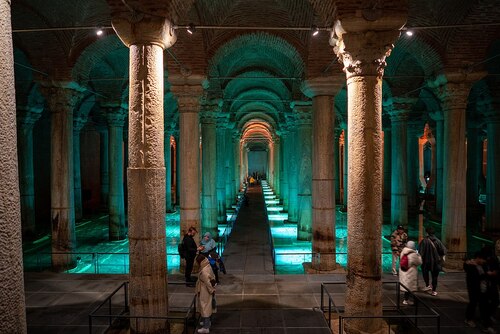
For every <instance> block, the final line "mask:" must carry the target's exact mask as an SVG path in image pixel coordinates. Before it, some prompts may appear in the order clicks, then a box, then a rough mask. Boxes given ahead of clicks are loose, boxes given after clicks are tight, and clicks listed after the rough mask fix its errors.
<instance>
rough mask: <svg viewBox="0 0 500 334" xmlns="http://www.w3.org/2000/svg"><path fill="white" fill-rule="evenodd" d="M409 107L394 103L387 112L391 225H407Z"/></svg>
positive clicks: (402, 102) (404, 104) (398, 102)
mask: <svg viewBox="0 0 500 334" xmlns="http://www.w3.org/2000/svg"><path fill="white" fill-rule="evenodd" d="M410 107H411V106H410V105H409V104H407V103H405V101H401V99H398V101H397V102H396V100H395V103H394V106H393V109H392V110H389V115H390V118H391V136H392V137H391V143H392V146H391V171H392V174H391V225H392V230H394V229H395V227H396V226H398V225H403V226H407V225H408V188H407V187H408V182H407V177H408V174H407V168H408V167H407V166H408V159H407V138H408V137H407V128H408V111H409V108H410Z"/></svg>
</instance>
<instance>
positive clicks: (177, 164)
mask: <svg viewBox="0 0 500 334" xmlns="http://www.w3.org/2000/svg"><path fill="white" fill-rule="evenodd" d="M172 135H173V136H174V139H175V204H176V205H179V203H180V198H181V195H180V191H181V189H180V188H181V187H180V182H181V173H180V172H179V169H180V159H179V157H180V154H181V145H182V143H180V142H179V129H176V130H175V132H174V133H173V134H172Z"/></svg>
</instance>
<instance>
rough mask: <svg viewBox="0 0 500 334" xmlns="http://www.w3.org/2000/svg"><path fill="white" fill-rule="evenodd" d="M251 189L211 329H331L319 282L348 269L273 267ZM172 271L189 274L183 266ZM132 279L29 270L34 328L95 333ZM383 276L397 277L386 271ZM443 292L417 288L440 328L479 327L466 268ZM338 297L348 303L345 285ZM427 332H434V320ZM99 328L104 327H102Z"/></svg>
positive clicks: (176, 302)
mask: <svg viewBox="0 0 500 334" xmlns="http://www.w3.org/2000/svg"><path fill="white" fill-rule="evenodd" d="M247 194H248V198H249V206H248V207H245V206H243V207H242V208H241V210H240V213H239V215H238V219H237V221H236V224H235V226H234V230H233V234H232V235H231V237H230V240H229V242H228V244H227V245H226V249H225V253H224V259H225V262H226V268H227V271H228V274H227V275H224V274H221V275H220V281H221V284H220V285H219V286H218V290H217V301H218V305H219V307H218V313H217V314H215V317H214V321H213V324H212V330H211V333H249V334H250V333H270V334H271V333H272V334H274V333H278V334H281V333H283V334H285V333H286V334H301V333H304V334H305V333H307V334H310V333H311V334H315V333H321V334H323V333H325V334H326V333H330V331H329V330H328V328H327V327H326V326H327V325H326V322H325V320H324V318H323V315H322V314H321V312H319V311H318V307H319V305H320V298H321V296H320V284H321V282H339V281H344V279H345V277H344V275H343V274H331V275H276V276H275V275H273V271H272V259H271V248H270V245H269V237H268V233H269V232H268V226H267V224H266V223H265V221H266V220H265V217H264V214H265V213H264V207H263V206H264V203H263V199H262V195H261V192H260V187H252V188H249V190H248V193H247ZM168 279H169V282H180V283H181V282H183V276H182V275H178V274H176V275H169V278H168ZM126 280H127V275H84V274H81V275H75V274H71V275H68V274H55V273H26V275H25V286H26V305H27V318H28V333H33V334H35V333H36V334H44V333H51V334H53V333H72V334H80V333H82V334H83V333H85V334H87V333H89V331H88V314H89V313H90V312H91V311H92V310H93V309H94V308H95V307H96V305H97V304H99V303H100V302H101V301H103V300H104V299H105V298H106V297H107V296H108V295H109V294H110V293H111V292H112V291H113V290H114V289H115V288H116V287H118V286H119V285H120V284H121V283H122V282H124V281H126ZM384 280H385V281H394V278H393V277H392V275H390V274H387V275H384ZM420 285H423V283H422V280H421V277H420ZM438 292H439V294H438V296H436V297H432V296H430V295H428V294H427V293H425V292H418V293H417V294H418V295H419V296H421V297H422V299H424V300H425V302H426V303H428V304H429V305H430V306H431V307H434V308H436V309H437V310H438V311H439V313H440V314H441V333H444V334H447V333H450V334H461V333H481V331H480V330H479V329H471V328H465V327H464V310H465V306H466V302H467V292H466V287H465V278H464V274H463V273H449V274H443V275H441V277H440V279H439V288H438ZM192 298H193V289H192V288H188V287H185V286H184V285H183V284H180V285H174V284H170V285H169V303H170V305H171V306H172V307H176V306H185V305H186V304H189V301H190V300H191V299H192ZM335 299H336V301H339V302H340V303H343V301H344V296H343V293H342V292H340V293H338V294H337V295H336V296H335ZM388 302H389V303H392V302H394V291H389V290H384V303H388ZM497 327H498V325H497ZM100 329H101V330H103V329H105V327H104V326H102V327H100ZM497 329H499V328H497ZM425 332H426V334H431V333H435V331H433V330H432V329H431V328H427V329H426V330H425ZM94 333H100V332H99V331H98V330H97V328H96V330H95V331H94Z"/></svg>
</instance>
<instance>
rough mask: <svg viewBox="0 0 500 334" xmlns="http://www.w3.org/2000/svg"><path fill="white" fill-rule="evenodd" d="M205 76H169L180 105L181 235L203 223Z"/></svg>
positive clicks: (198, 228)
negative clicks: (202, 102) (201, 120)
mask: <svg viewBox="0 0 500 334" xmlns="http://www.w3.org/2000/svg"><path fill="white" fill-rule="evenodd" d="M202 80H203V78H202V77H200V76H192V77H188V78H182V77H178V78H177V77H176V78H172V77H171V78H169V81H170V82H171V83H172V88H171V89H172V93H174V95H175V96H176V97H177V101H178V105H179V142H180V144H181V147H182V148H181V150H180V154H179V173H180V182H179V186H180V219H181V224H180V230H181V231H180V233H181V234H180V235H181V236H184V234H186V233H187V231H188V229H189V227H195V228H196V229H197V230H198V231H200V229H201V224H200V169H199V168H200V133H199V115H198V113H199V112H200V98H201V96H202V93H203V88H202V86H201V83H202Z"/></svg>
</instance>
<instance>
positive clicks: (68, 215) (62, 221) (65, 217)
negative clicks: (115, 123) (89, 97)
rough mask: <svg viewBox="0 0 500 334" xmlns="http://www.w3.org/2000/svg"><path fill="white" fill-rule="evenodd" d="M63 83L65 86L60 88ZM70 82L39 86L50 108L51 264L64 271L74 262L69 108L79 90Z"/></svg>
mask: <svg viewBox="0 0 500 334" xmlns="http://www.w3.org/2000/svg"><path fill="white" fill-rule="evenodd" d="M64 87H66V88H64ZM69 87H74V86H73V85H67V84H66V83H61V84H60V86H59V87H56V86H50V87H43V89H42V92H43V93H44V95H45V96H46V98H47V102H48V105H49V109H50V112H51V176H50V192H51V217H52V253H53V254H52V267H53V269H54V270H55V271H64V270H67V269H68V268H73V267H75V266H76V256H68V255H66V254H64V253H71V252H74V251H75V250H76V235H75V207H74V178H73V163H74V162H73V111H74V108H75V106H76V105H77V103H78V101H79V99H80V97H81V93H80V92H78V91H76V90H74V89H73V88H69Z"/></svg>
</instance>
